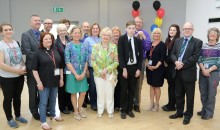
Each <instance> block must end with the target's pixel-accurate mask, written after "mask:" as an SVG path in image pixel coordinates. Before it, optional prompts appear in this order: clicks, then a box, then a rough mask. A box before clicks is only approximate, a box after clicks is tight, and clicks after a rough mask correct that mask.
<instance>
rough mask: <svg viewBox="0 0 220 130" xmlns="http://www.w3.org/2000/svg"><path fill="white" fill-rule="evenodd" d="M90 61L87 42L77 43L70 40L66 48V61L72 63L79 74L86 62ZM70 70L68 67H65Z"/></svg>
mask: <svg viewBox="0 0 220 130" xmlns="http://www.w3.org/2000/svg"><path fill="white" fill-rule="evenodd" d="M87 62H88V47H87V44H82V43H79V44H75V43H73V42H69V43H67V45H66V48H65V63H66V64H68V63H71V64H72V66H73V68H74V69H75V71H76V72H77V73H78V74H81V73H82V72H83V70H84V67H85V64H86V63H87ZM65 71H68V68H67V67H66V68H65Z"/></svg>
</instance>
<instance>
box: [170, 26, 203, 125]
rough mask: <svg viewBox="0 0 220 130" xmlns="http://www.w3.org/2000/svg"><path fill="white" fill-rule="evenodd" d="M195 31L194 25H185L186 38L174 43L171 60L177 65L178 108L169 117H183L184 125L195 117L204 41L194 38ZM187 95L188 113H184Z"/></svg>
mask: <svg viewBox="0 0 220 130" xmlns="http://www.w3.org/2000/svg"><path fill="white" fill-rule="evenodd" d="M193 31H194V28H193V24H192V23H189V22H187V23H185V24H184V26H183V34H184V37H182V38H179V39H177V40H176V41H175V43H174V48H173V50H172V52H171V59H172V61H173V62H174V63H175V70H174V72H173V73H174V74H175V81H176V89H175V94H176V108H177V111H176V113H175V114H174V115H171V116H169V118H170V119H176V118H180V117H183V115H184V120H183V124H184V125H187V124H189V123H190V119H191V118H192V116H193V108H194V95H195V81H196V79H197V71H196V70H197V67H196V62H197V61H198V58H199V55H200V50H201V48H202V41H201V40H199V39H197V38H194V37H193V36H192V34H193ZM185 95H186V111H185V112H184V113H183V111H184V104H185Z"/></svg>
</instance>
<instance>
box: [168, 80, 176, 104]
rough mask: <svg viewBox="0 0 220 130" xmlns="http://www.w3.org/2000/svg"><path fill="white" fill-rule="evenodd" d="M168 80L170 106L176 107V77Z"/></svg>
mask: <svg viewBox="0 0 220 130" xmlns="http://www.w3.org/2000/svg"><path fill="white" fill-rule="evenodd" d="M167 82H168V108H175V107H176V97H175V79H167Z"/></svg>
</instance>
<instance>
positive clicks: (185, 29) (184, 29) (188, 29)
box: [183, 28, 193, 31]
mask: <svg viewBox="0 0 220 130" xmlns="http://www.w3.org/2000/svg"><path fill="white" fill-rule="evenodd" d="M192 30H193V28H183V31H192Z"/></svg>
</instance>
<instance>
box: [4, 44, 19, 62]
mask: <svg viewBox="0 0 220 130" xmlns="http://www.w3.org/2000/svg"><path fill="white" fill-rule="evenodd" d="M4 42H5V41H4ZM5 43H6V42H5ZM12 43H13V42H12ZM6 44H7V45H8V47H9V48H10V50H11V51H12V52H13V54H14V57H15V59H16V60H17V58H18V56H17V52H16V48H15V47H14V46H13V47H11V46H10V45H9V44H8V43H6Z"/></svg>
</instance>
